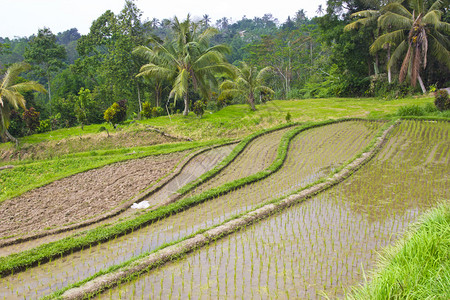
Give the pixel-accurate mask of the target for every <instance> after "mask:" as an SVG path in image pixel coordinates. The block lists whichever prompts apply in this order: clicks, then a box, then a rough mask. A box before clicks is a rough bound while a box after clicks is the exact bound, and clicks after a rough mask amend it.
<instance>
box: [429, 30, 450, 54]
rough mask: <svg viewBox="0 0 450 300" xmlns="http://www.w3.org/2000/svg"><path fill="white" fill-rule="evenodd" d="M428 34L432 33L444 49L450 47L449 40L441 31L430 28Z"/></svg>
mask: <svg viewBox="0 0 450 300" xmlns="http://www.w3.org/2000/svg"><path fill="white" fill-rule="evenodd" d="M428 35H433V37H434V38H435V39H437V40H438V41H439V43H441V44H442V45H443V46H444V48H446V49H450V40H449V38H448V37H447V36H445V35H444V34H442V33H441V32H439V31H437V30H430V32H429V34H428Z"/></svg>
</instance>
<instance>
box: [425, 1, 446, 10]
mask: <svg viewBox="0 0 450 300" xmlns="http://www.w3.org/2000/svg"><path fill="white" fill-rule="evenodd" d="M443 5H444V1H442V0H436V1H435V2H434V3H433V4H432V5H431V6H430V8H429V9H428V11H432V10H440V9H441V8H442V7H443Z"/></svg>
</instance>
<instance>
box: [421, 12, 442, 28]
mask: <svg viewBox="0 0 450 300" xmlns="http://www.w3.org/2000/svg"><path fill="white" fill-rule="evenodd" d="M441 17H442V12H441V11H439V10H430V11H428V12H427V13H426V14H425V15H424V16H423V18H422V20H423V22H424V23H426V24H430V25H433V26H435V27H436V25H437V24H438V23H439V22H440V21H441Z"/></svg>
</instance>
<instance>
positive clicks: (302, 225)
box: [99, 121, 450, 299]
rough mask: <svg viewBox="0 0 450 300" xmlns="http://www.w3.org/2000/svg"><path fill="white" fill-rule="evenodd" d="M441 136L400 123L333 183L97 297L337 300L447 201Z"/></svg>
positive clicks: (448, 169) (448, 153)
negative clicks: (357, 166)
mask: <svg viewBox="0 0 450 300" xmlns="http://www.w3.org/2000/svg"><path fill="white" fill-rule="evenodd" d="M449 129H450V128H449V126H448V123H447V124H436V125H433V126H423V123H422V124H421V123H419V122H408V121H407V122H403V123H402V124H401V126H399V127H398V128H397V129H395V130H394V132H393V134H392V137H391V138H390V140H389V142H388V143H386V145H385V146H384V148H383V149H382V150H381V152H380V153H379V154H378V155H377V156H376V157H375V158H374V159H373V160H372V161H371V162H369V163H368V164H367V165H365V166H363V167H362V168H361V169H360V170H359V171H357V172H356V173H355V174H353V175H352V176H351V177H350V178H348V179H347V180H346V181H344V182H342V183H341V184H339V185H337V186H335V187H334V188H332V189H330V190H328V191H326V192H324V193H321V194H319V195H318V196H316V197H313V198H311V199H310V200H307V201H305V202H303V203H301V204H299V205H296V206H294V207H292V208H291V209H289V210H286V211H284V212H282V213H280V214H276V215H274V216H273V217H271V218H268V219H265V220H263V221H261V222H260V223H258V224H255V225H253V226H249V227H246V228H243V229H242V230H241V231H240V232H238V233H236V234H233V235H230V236H228V237H226V238H224V239H222V240H220V241H217V242H214V243H210V244H209V246H207V247H205V248H203V249H201V250H199V251H195V252H193V253H192V254H190V255H188V256H187V257H186V258H185V259H180V260H179V261H176V262H173V263H170V264H167V265H164V266H162V267H160V268H157V269H155V270H154V271H151V272H150V273H149V274H148V275H146V276H141V278H140V279H138V280H135V281H132V282H130V283H127V284H124V285H121V286H120V287H116V288H114V289H113V290H110V291H108V292H106V293H104V294H103V295H101V296H100V297H99V298H100V299H106V298H107V299H140V297H142V296H145V297H149V298H153V297H160V298H161V297H162V298H168V299H169V298H171V297H177V298H181V299H183V298H186V297H192V298H196V299H200V298H201V299H203V298H208V299H221V298H224V299H225V298H240V299H250V298H257V299H272V298H274V299H289V298H293V299H323V298H324V296H325V295H326V296H327V298H331V299H336V298H343V297H344V296H345V294H346V292H347V291H349V289H350V287H351V286H354V285H357V284H359V283H361V282H362V281H363V280H364V276H365V275H367V274H370V271H371V269H372V268H373V266H374V261H375V259H376V258H377V253H378V252H380V251H381V250H382V249H383V247H385V246H387V245H389V244H391V243H392V242H393V241H395V240H396V239H398V237H399V236H401V233H402V232H404V231H405V229H406V228H407V227H408V226H409V224H411V223H412V222H414V221H416V220H417V218H418V217H419V216H420V215H421V214H422V213H423V212H425V211H426V210H428V209H429V208H431V207H433V206H434V205H436V203H438V202H439V201H442V200H443V199H446V197H447V195H448V193H449V188H448V186H449V182H450V177H449V176H448V174H450V144H449V143H448V138H449ZM405 141H407V142H408V144H407V146H406V147H405V146H404V145H405ZM435 145H438V147H437V149H439V150H437V151H435V152H433V151H431V150H432V149H433V148H434V147H435ZM430 153H431V154H430ZM427 158H428V159H427Z"/></svg>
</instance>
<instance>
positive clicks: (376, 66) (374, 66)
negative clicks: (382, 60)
mask: <svg viewBox="0 0 450 300" xmlns="http://www.w3.org/2000/svg"><path fill="white" fill-rule="evenodd" d="M373 70H374V72H375V75H378V73H379V70H378V53H375V63H374V64H373Z"/></svg>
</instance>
